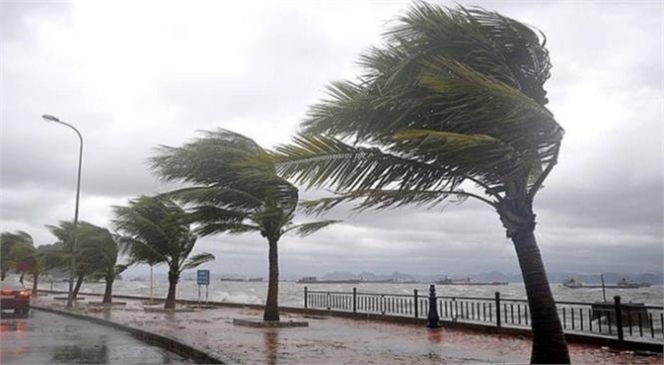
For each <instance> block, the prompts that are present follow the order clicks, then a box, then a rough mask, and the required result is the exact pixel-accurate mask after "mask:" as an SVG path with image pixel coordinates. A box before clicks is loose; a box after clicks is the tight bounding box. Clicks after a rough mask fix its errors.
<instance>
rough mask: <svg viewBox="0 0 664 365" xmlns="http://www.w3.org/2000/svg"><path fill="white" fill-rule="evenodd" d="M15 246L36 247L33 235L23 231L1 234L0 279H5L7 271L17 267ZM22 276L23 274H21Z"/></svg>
mask: <svg viewBox="0 0 664 365" xmlns="http://www.w3.org/2000/svg"><path fill="white" fill-rule="evenodd" d="M15 246H30V247H33V248H34V242H33V241H32V236H30V234H29V233H27V232H23V231H17V232H16V233H11V232H2V234H0V279H1V280H5V277H7V272H8V271H10V270H12V269H16V264H17V260H16V259H15V255H14V254H12V251H14V247H15ZM21 278H22V276H21Z"/></svg>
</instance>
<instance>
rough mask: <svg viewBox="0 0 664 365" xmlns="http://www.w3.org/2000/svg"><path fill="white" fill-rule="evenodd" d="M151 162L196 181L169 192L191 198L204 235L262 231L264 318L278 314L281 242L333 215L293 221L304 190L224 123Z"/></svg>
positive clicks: (164, 173) (171, 176) (169, 174)
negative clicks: (287, 235)
mask: <svg viewBox="0 0 664 365" xmlns="http://www.w3.org/2000/svg"><path fill="white" fill-rule="evenodd" d="M152 166H153V168H154V169H155V170H156V172H157V173H158V174H159V175H161V177H162V178H163V179H164V180H166V181H179V182H184V183H190V184H193V185H194V186H193V187H188V188H183V189H179V190H176V191H173V192H170V193H169V195H170V196H173V197H176V198H177V199H180V200H182V201H183V202H185V203H187V204H189V206H190V207H191V209H192V219H193V220H194V221H195V222H197V223H198V224H199V227H198V229H197V231H198V232H199V233H200V234H202V235H212V234H217V233H224V232H226V233H229V234H240V233H246V232H260V234H261V236H263V237H264V238H265V239H266V240H267V242H268V262H269V281H268V290H267V300H266V303H265V311H264V313H263V320H265V321H278V320H279V303H278V294H279V259H278V242H279V239H280V238H281V237H282V236H283V235H284V234H285V233H287V232H291V231H294V232H296V233H297V234H299V235H301V236H306V235H309V234H311V233H314V232H316V231H317V230H319V229H321V228H323V227H326V226H328V225H330V224H332V223H335V222H336V221H334V220H324V221H319V222H311V223H304V224H294V223H293V219H294V218H295V209H296V207H297V205H298V199H299V193H298V190H297V188H296V187H294V186H293V185H292V184H290V183H289V182H288V181H286V180H284V179H282V178H280V177H279V176H277V173H276V170H275V168H274V164H273V163H272V161H271V160H270V159H269V156H268V154H267V152H266V151H265V150H264V149H263V148H262V147H261V146H259V145H258V144H257V143H256V142H254V141H253V140H252V139H250V138H247V137H245V136H243V135H241V134H238V133H235V132H231V131H228V130H224V129H219V130H216V131H207V132H203V136H202V137H201V138H198V139H196V140H194V141H193V142H190V143H187V144H185V145H184V146H183V147H178V148H176V147H168V146H161V147H160V148H159V154H158V155H157V156H156V157H154V158H153V159H152Z"/></svg>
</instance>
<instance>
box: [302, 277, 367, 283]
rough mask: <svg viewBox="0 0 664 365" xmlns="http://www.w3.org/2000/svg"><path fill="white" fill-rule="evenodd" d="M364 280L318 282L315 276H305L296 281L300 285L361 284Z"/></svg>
mask: <svg viewBox="0 0 664 365" xmlns="http://www.w3.org/2000/svg"><path fill="white" fill-rule="evenodd" d="M362 282H363V281H362V280H357V279H350V280H318V278H316V277H315V276H305V277H303V278H301V279H299V280H297V281H296V283H298V284H359V283H362Z"/></svg>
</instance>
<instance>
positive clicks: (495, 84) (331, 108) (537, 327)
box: [274, 2, 569, 363]
mask: <svg viewBox="0 0 664 365" xmlns="http://www.w3.org/2000/svg"><path fill="white" fill-rule="evenodd" d="M544 43H545V42H544V40H543V38H540V37H539V36H538V34H537V32H536V31H534V30H533V29H531V28H530V27H528V26H526V25H524V24H522V23H520V22H518V21H516V20H513V19H510V18H507V17H504V16H502V15H500V14H498V13H495V12H489V11H485V10H483V9H466V8H463V7H459V8H457V9H447V8H443V7H440V6H436V5H429V4H426V3H421V2H418V3H416V4H415V5H414V6H412V7H411V9H410V10H409V11H408V12H407V13H406V14H405V15H404V16H402V17H400V18H399V22H398V24H397V25H396V26H395V27H394V28H393V29H391V30H390V31H389V32H387V33H386V45H384V46H383V47H382V48H373V49H372V50H370V51H369V52H368V53H367V54H365V55H363V56H362V57H361V64H362V65H363V66H364V67H365V69H366V72H365V74H364V75H363V76H362V77H361V78H360V79H359V81H357V82H349V81H346V82H335V83H333V84H332V85H331V86H330V87H329V91H330V92H329V98H328V99H327V100H325V101H322V102H320V103H319V104H317V105H314V106H313V107H312V108H311V109H310V112H309V116H308V119H307V120H306V121H305V122H304V125H303V129H304V131H303V134H302V135H301V136H300V137H298V138H296V139H295V142H294V143H293V144H292V145H290V146H282V147H281V148H278V153H276V154H275V156H274V157H275V159H276V161H277V162H281V163H282V164H280V165H278V167H279V171H280V172H281V173H283V175H284V176H285V177H287V178H293V179H294V180H295V181H296V182H300V183H307V184H308V185H309V186H310V187H318V186H321V185H330V186H332V187H334V188H335V189H336V190H337V192H338V195H337V196H334V197H331V198H325V199H321V200H318V201H316V202H312V203H310V204H308V209H309V211H311V212H322V211H325V210H327V209H330V208H331V207H333V206H335V205H337V204H339V203H341V202H348V201H354V202H357V204H358V205H357V206H356V208H357V209H360V210H362V209H369V208H376V209H384V208H394V207H399V206H402V205H407V204H416V205H424V206H429V207H430V206H434V205H437V204H440V203H441V202H443V201H446V200H449V199H450V198H453V199H456V200H461V201H463V200H465V199H469V198H471V199H477V200H479V201H481V202H483V203H486V204H487V205H489V206H490V207H491V208H492V209H495V210H496V211H497V212H498V215H499V217H500V220H501V222H502V223H503V225H504V227H505V229H506V231H507V236H508V237H509V238H511V240H512V242H513V244H514V248H515V251H516V254H517V257H518V261H519V264H520V267H521V271H522V274H523V279H524V282H525V287H526V293H527V296H528V303H529V306H530V309H531V314H532V330H533V348H532V354H531V362H533V363H569V354H568V350H567V344H566V342H565V337H564V334H563V330H562V327H561V324H560V319H559V318H558V314H557V311H556V306H555V303H554V300H553V296H552V293H551V289H550V287H549V282H548V279H547V275H546V271H545V269H544V264H543V262H542V257H541V255H540V251H539V248H538V246H537V242H536V239H535V236H534V228H535V214H533V209H532V206H533V200H534V198H535V195H536V194H537V192H538V191H539V190H540V188H541V187H542V183H543V181H544V180H545V178H546V177H547V176H548V175H549V173H550V172H551V170H552V168H553V167H554V165H555V164H556V162H557V157H558V151H559V148H560V144H561V140H562V137H563V129H562V128H561V127H560V126H559V125H558V123H557V122H556V121H555V119H554V118H553V115H552V114H551V112H550V111H549V110H548V109H547V108H546V107H545V105H546V104H547V102H548V100H547V98H546V91H545V90H544V88H543V87H544V82H545V81H546V80H547V79H548V77H549V69H550V67H551V64H550V62H549V56H548V51H547V50H546V48H545V46H544ZM469 185H470V186H469Z"/></svg>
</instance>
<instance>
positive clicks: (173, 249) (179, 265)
mask: <svg viewBox="0 0 664 365" xmlns="http://www.w3.org/2000/svg"><path fill="white" fill-rule="evenodd" d="M114 213H115V218H114V219H113V224H114V226H115V228H116V229H117V230H118V231H119V232H121V236H120V237H119V238H118V240H119V241H120V242H121V243H122V250H123V252H124V253H126V254H128V255H129V258H130V262H131V263H132V264H137V263H147V264H149V265H155V264H160V263H165V264H167V265H169V271H172V272H173V273H174V274H175V275H179V274H180V273H181V272H182V270H184V269H185V267H184V262H185V260H186V259H187V258H188V257H189V254H190V253H191V251H192V250H193V249H194V246H195V243H196V240H197V237H196V235H194V234H193V233H191V231H190V228H189V226H190V223H191V217H190V215H189V214H188V213H187V212H185V211H184V209H182V208H181V207H180V206H178V205H177V204H176V203H175V202H173V201H172V200H170V199H168V198H166V197H164V196H161V197H148V196H141V197H139V198H137V199H134V200H132V201H131V202H130V203H129V205H128V206H116V207H114ZM201 255H203V256H201ZM198 256H200V257H207V258H210V257H211V258H212V259H213V258H214V256H212V255H210V254H200V255H198ZM203 262H207V261H203ZM203 262H201V263H203ZM192 265H193V264H192ZM189 266H191V265H189Z"/></svg>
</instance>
